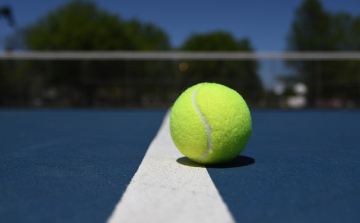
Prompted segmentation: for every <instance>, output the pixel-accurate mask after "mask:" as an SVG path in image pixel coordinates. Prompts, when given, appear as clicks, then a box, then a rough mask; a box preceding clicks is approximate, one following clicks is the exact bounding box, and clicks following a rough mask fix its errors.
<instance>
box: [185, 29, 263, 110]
mask: <svg viewBox="0 0 360 223" xmlns="http://www.w3.org/2000/svg"><path fill="white" fill-rule="evenodd" d="M181 50H184V51H250V52H251V51H253V47H252V46H251V43H250V40H249V39H247V38H244V39H241V40H236V39H235V38H234V37H233V36H232V35H231V34H230V33H228V32H223V31H217V32H210V33H205V34H194V35H192V36H190V37H189V38H188V39H187V40H186V41H185V42H184V44H183V46H182V47H181ZM186 64H187V67H188V68H187V69H186V70H184V69H183V72H182V74H181V75H182V77H183V80H184V82H185V83H184V85H186V86H189V85H191V84H194V83H197V82H204V81H207V82H217V83H223V84H225V85H227V86H229V87H231V88H233V89H235V90H237V91H238V92H240V93H241V94H242V95H243V96H244V97H245V98H246V99H248V102H253V103H257V102H258V101H259V100H260V98H261V97H262V94H263V87H262V84H261V81H260V79H259V76H258V73H257V69H258V64H257V62H255V61H252V60H251V61H188V62H186Z"/></svg>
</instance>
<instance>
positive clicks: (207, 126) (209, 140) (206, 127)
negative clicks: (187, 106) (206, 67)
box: [192, 84, 212, 160]
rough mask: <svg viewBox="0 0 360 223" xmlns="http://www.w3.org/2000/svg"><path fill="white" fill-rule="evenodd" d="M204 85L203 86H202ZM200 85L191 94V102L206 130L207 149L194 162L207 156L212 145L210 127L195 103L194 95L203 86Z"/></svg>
mask: <svg viewBox="0 0 360 223" xmlns="http://www.w3.org/2000/svg"><path fill="white" fill-rule="evenodd" d="M203 85H204V84H203ZM203 85H201V86H200V87H198V88H197V89H196V90H194V92H193V94H192V102H193V105H194V107H195V109H196V112H197V113H198V115H199V116H200V118H201V120H202V121H203V123H204V125H205V129H206V133H207V137H208V147H207V149H206V152H205V153H204V155H203V156H202V157H200V158H199V159H196V160H203V159H205V158H206V157H207V155H208V154H209V152H210V150H211V148H212V143H211V135H210V133H211V131H212V130H211V127H210V125H209V124H208V122H207V121H206V119H205V117H204V115H203V114H202V113H201V112H200V110H199V108H198V106H197V104H196V102H195V96H196V93H197V91H198V90H199V89H200V88H201V87H202V86H203Z"/></svg>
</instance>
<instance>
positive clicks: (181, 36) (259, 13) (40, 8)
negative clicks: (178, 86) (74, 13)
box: [0, 0, 360, 52]
mask: <svg viewBox="0 0 360 223" xmlns="http://www.w3.org/2000/svg"><path fill="white" fill-rule="evenodd" d="M65 2H68V1H66V0H31V1H29V0H26V1H25V0H5V1H1V3H0V6H3V5H9V6H11V7H12V8H13V11H14V15H15V20H16V22H17V26H18V27H23V26H26V25H28V24H31V23H33V22H34V21H36V20H37V19H38V18H40V17H41V16H43V15H45V14H46V13H47V12H48V11H49V10H53V9H56V8H57V7H58V6H60V5H62V4H64V3H65ZM95 2H97V4H98V5H99V6H100V8H102V9H105V10H107V11H109V12H111V13H116V14H119V16H120V17H122V18H123V19H130V18H133V17H136V18H138V19H140V20H142V21H145V22H152V23H155V24H157V25H158V26H159V27H161V28H162V29H164V30H165V31H166V32H167V33H168V35H169V37H170V40H171V43H172V44H173V45H174V46H175V47H177V46H179V45H181V43H182V42H183V41H184V40H185V39H186V38H187V37H189V36H190V35H191V34H192V33H203V32H209V31H214V30H225V31H229V32H231V33H233V35H234V36H235V37H236V38H242V37H249V38H250V39H251V42H252V44H253V46H254V48H255V49H256V50H257V51H263V52H264V51H282V50H285V49H286V41H285V40H286V36H287V34H288V32H289V29H290V25H291V21H292V20H293V18H294V11H295V9H296V8H297V7H298V6H299V5H300V4H301V2H302V0H272V1H269V0H251V1H249V0H247V1H244V0H238V1H235V0H222V1H219V0H207V1H196V0H181V1H179V0H178V1H173V0H167V1H165V0H164V1H148V0H128V1H121V0H101V1H100V0H98V1H95ZM322 3H323V5H324V7H325V9H327V10H329V11H333V12H337V11H347V12H350V13H351V14H353V15H358V14H360V1H359V0H341V1H336V0H322ZM12 32H13V30H12V29H10V28H9V27H8V26H7V23H6V22H5V21H4V20H3V19H1V20H0V41H1V45H0V46H1V48H3V43H2V42H3V40H4V37H5V36H6V35H9V34H11V33H12Z"/></svg>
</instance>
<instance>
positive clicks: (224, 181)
mask: <svg viewBox="0 0 360 223" xmlns="http://www.w3.org/2000/svg"><path fill="white" fill-rule="evenodd" d="M165 114H166V111H165V110H10V109H3V110H0V222H106V221H107V220H108V219H109V217H110V215H111V214H112V212H113V211H114V208H115V206H116V204H117V203H118V202H119V199H120V198H121V196H122V195H123V193H124V191H125V189H126V187H127V186H128V185H129V184H130V181H131V179H132V177H133V176H134V174H135V173H136V171H137V169H138V167H139V165H140V164H141V161H142V159H143V158H144V156H145V153H146V151H147V149H148V147H149V145H150V143H151V142H152V140H153V138H154V137H155V135H156V134H157V132H158V130H159V127H160V125H161V122H162V120H163V118H164V116H165ZM252 117H253V134H252V136H251V138H250V141H249V144H248V146H247V148H246V149H245V151H244V152H243V153H242V154H241V156H240V157H238V158H237V159H236V160H235V161H233V162H231V163H229V164H227V165H221V166H209V167H207V171H208V173H209V175H210V177H211V180H212V181H213V182H214V185H215V186H216V189H217V190H218V192H219V194H220V196H221V198H222V199H223V201H224V202H225V204H226V205H227V207H228V209H229V211H230V213H231V215H232V216H233V218H234V220H235V221H236V222H359V221H360V212H359V208H360V193H359V191H360V149H359V145H360V137H359V135H360V134H359V133H360V131H359V126H360V112H357V111H266V110H264V111H263V110H255V111H252ZM178 163H179V165H189V166H191V165H192V164H191V163H190V162H187V160H186V158H179V159H178ZM192 168H199V167H196V165H194V166H193V167H192ZM169 205H171V200H169ZM165 214H166V213H165Z"/></svg>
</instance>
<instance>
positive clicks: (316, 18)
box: [287, 0, 360, 105]
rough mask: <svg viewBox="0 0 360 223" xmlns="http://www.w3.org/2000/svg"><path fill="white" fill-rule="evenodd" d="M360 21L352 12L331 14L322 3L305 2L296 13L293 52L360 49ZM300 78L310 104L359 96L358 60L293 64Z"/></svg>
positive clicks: (290, 41) (291, 41) (290, 44)
mask: <svg viewBox="0 0 360 223" xmlns="http://www.w3.org/2000/svg"><path fill="white" fill-rule="evenodd" d="M359 39H360V20H358V18H355V19H354V18H353V17H352V16H351V15H350V14H348V13H344V12H342V13H330V12H327V11H325V10H324V8H323V6H322V4H321V2H320V1H318V0H305V1H304V2H303V3H302V5H300V7H299V8H298V9H297V10H296V13H295V19H294V21H293V22H292V26H291V29H290V33H289V36H288V50H291V51H347V50H359V49H360V48H359V46H360V44H359V43H360V41H359ZM287 64H288V65H289V66H290V67H292V68H293V69H294V70H295V72H296V74H297V76H298V78H299V79H300V80H302V81H304V82H305V83H306V84H307V85H308V87H309V102H310V103H311V104H312V105H315V103H316V100H317V99H327V98H334V97H342V98H346V99H351V100H356V98H358V97H359V95H358V91H357V90H356V88H357V87H358V84H357V83H358V78H359V77H358V75H359V65H358V64H357V63H356V62H354V61H292V62H288V63H287Z"/></svg>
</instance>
